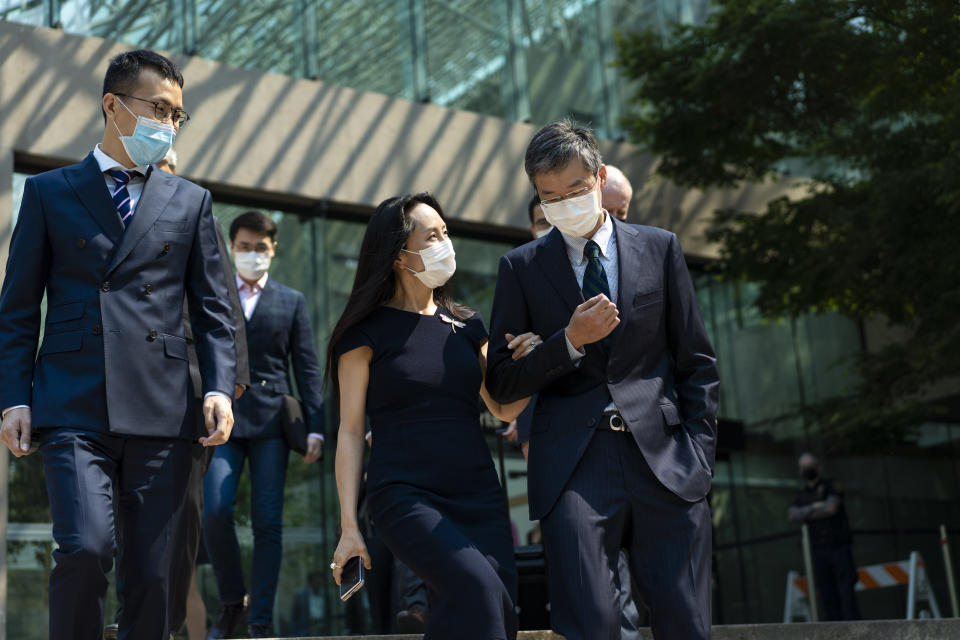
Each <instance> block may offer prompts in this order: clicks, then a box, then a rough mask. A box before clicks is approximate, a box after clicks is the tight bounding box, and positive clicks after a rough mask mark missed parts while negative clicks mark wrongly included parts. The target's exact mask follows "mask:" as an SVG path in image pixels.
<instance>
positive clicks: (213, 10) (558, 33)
mask: <svg viewBox="0 0 960 640" xmlns="http://www.w3.org/2000/svg"><path fill="white" fill-rule="evenodd" d="M707 5H708V3H707V2H706V0H535V1H534V0H346V1H336V2H335V1H332V0H167V1H165V2H158V1H156V0H0V20H11V21H17V22H23V23H26V24H32V25H35V26H47V27H58V28H61V29H63V30H64V31H65V32H67V33H75V34H79V35H88V36H95V37H98V38H105V39H109V40H118V41H121V42H126V43H129V44H130V45H132V46H137V47H147V48H154V49H162V50H165V51H171V52H177V53H183V54H187V55H195V56H200V57H202V58H209V59H211V60H217V61H219V62H223V63H225V64H229V65H232V66H237V67H242V68H246V69H253V70H257V71H263V72H270V73H279V74H284V75H288V76H292V77H296V78H312V79H317V80H320V81H322V82H324V83H327V84H333V85H342V86H347V87H351V88H354V89H359V90H362V91H373V92H377V93H383V94H387V95H390V96H396V97H400V98H406V99H409V100H415V101H420V102H431V103H433V104H436V105H439V106H443V107H449V108H451V109H462V110H467V111H474V112H477V113H481V114H484V115H491V116H497V117H501V118H506V119H508V120H515V121H532V122H535V123H545V122H549V121H551V120H555V119H557V118H559V117H562V116H566V115H571V116H574V117H576V118H578V119H579V120H581V121H584V122H590V123H592V124H593V126H594V128H595V129H596V130H597V131H598V133H600V134H601V135H603V136H604V137H608V138H613V137H618V136H620V135H621V131H620V129H619V126H618V124H617V118H618V116H619V114H620V112H621V110H622V106H623V96H624V95H625V87H624V86H623V82H622V80H621V79H620V78H619V77H618V75H617V73H616V72H615V71H614V70H613V69H612V68H611V67H610V65H611V63H612V62H613V60H614V56H615V52H614V44H613V37H612V34H613V32H614V28H615V27H616V28H617V29H630V28H646V27H650V26H655V27H657V28H662V29H667V28H668V26H669V25H670V24H671V23H672V22H676V21H681V22H697V21H699V20H702V18H703V16H704V15H705V12H706V10H707Z"/></svg>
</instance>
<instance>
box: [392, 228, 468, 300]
mask: <svg viewBox="0 0 960 640" xmlns="http://www.w3.org/2000/svg"><path fill="white" fill-rule="evenodd" d="M401 251H403V252H405V253H415V254H417V255H419V256H420V259H421V260H423V271H414V270H413V269H411V268H410V267H408V266H406V265H404V269H406V270H407V271H409V272H410V273H412V274H413V275H414V276H416V278H417V279H418V280H420V282H422V283H423V284H424V286H426V287H428V288H430V289H436V288H437V287H442V286H443V285H445V284H446V283H447V281H448V280H449V279H450V278H451V277H452V276H453V274H454V273H455V272H456V270H457V260H456V255H457V254H456V253H455V252H454V250H453V243H452V242H450V238H447V239H446V240H443V241H441V242H438V243H436V244H433V245H430V246H429V247H427V248H426V249H421V250H420V251H408V250H407V249H401Z"/></svg>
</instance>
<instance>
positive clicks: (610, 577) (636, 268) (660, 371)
mask: <svg viewBox="0 0 960 640" xmlns="http://www.w3.org/2000/svg"><path fill="white" fill-rule="evenodd" d="M525 167H526V171H527V175H528V176H529V177H530V179H531V181H532V182H533V185H534V187H535V188H536V190H537V192H538V194H539V195H540V199H541V203H542V206H543V211H544V214H545V215H546V217H547V220H548V221H549V222H550V223H551V224H553V226H554V227H556V228H555V229H554V230H553V231H551V232H550V233H548V234H547V235H545V236H543V237H541V238H539V239H537V240H535V241H533V242H531V243H528V244H525V245H523V246H522V247H519V248H517V249H514V250H513V251H511V252H509V253H508V254H507V255H505V256H504V257H503V258H501V260H500V269H499V274H498V277H497V288H496V293H495V295H494V302H493V313H492V317H491V331H490V357H489V360H488V365H487V388H488V389H489V390H490V393H491V395H492V396H493V397H494V398H495V399H496V400H498V401H501V402H510V401H513V400H516V399H519V398H523V397H525V396H530V395H533V394H535V393H536V394H538V396H537V404H536V408H535V411H534V414H533V423H532V425H531V438H530V449H529V464H528V476H527V480H528V494H529V500H530V517H531V518H532V519H539V520H540V523H541V528H542V531H543V538H544V547H545V550H546V554H547V562H548V563H549V575H550V601H551V608H550V610H551V614H550V616H551V624H552V626H553V628H554V629H555V630H556V631H557V632H559V633H561V634H563V635H564V636H565V637H566V638H568V639H569V640H588V639H589V640H613V639H619V638H620V632H621V630H620V613H621V612H620V600H619V598H618V597H617V559H618V556H619V553H620V550H621V549H624V550H625V551H626V553H627V556H628V558H629V563H630V569H631V573H632V574H633V577H634V580H635V581H636V583H637V586H638V588H639V595H640V596H641V598H642V599H643V600H644V601H645V603H646V605H647V606H648V608H649V609H650V620H651V625H652V627H653V633H654V636H655V637H657V638H661V639H670V640H674V639H684V638H707V637H709V636H710V622H711V615H710V552H711V551H710V550H711V539H710V536H711V528H710V512H709V507H708V505H707V503H706V500H705V496H706V494H707V492H708V491H709V489H710V483H711V476H712V473H713V462H714V453H715V449H716V412H717V398H718V391H719V380H718V375H717V367H716V360H715V357H714V353H713V349H712V347H711V345H710V341H709V339H708V338H707V335H706V331H705V329H704V325H703V322H702V319H701V317H700V310H699V307H698V305H697V300H696V297H695V295H694V290H693V286H692V283H691V281H690V276H689V274H688V272H687V268H686V265H685V263H684V259H683V254H682V252H681V250H680V245H679V243H678V241H677V238H676V236H674V235H673V234H672V233H669V232H667V231H664V230H662V229H655V228H652V227H642V226H637V225H630V224H625V223H621V222H620V221H619V220H616V219H614V218H613V216H611V215H609V214H608V213H607V212H606V211H605V210H604V209H603V207H602V206H601V203H600V190H601V189H602V187H603V185H604V183H605V179H606V172H605V167H604V166H603V164H602V161H601V158H600V153H599V150H598V148H597V144H596V140H595V139H594V137H593V134H592V133H591V132H590V131H589V130H588V129H584V128H580V127H576V126H574V125H572V124H571V123H569V122H567V121H563V122H556V123H553V124H551V125H548V126H546V127H544V128H543V129H541V130H540V131H539V132H537V134H536V135H535V136H534V137H533V139H532V140H531V142H530V145H529V147H528V148H527V153H526V158H525ZM528 331H532V332H534V333H536V334H539V335H540V336H543V337H544V341H543V343H542V344H539V345H537V346H535V347H532V348H531V347H529V345H528V343H522V342H521V340H520V339H517V340H514V336H516V335H519V334H522V333H524V332H528ZM518 344H523V346H522V347H519V348H522V349H524V352H523V353H515V352H514V349H515V348H518ZM520 356H525V357H520Z"/></svg>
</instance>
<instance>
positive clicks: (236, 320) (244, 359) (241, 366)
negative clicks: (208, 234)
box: [217, 225, 250, 388]
mask: <svg viewBox="0 0 960 640" xmlns="http://www.w3.org/2000/svg"><path fill="white" fill-rule="evenodd" d="M217 249H218V250H219V252H220V262H222V263H223V277H224V278H226V280H227V293H228V294H229V296H230V307H231V309H232V310H233V325H234V326H235V327H236V333H235V334H234V337H235V344H236V350H237V384H242V385H243V386H245V387H247V388H249V387H250V355H249V353H248V351H247V321H246V319H245V318H244V316H243V306H242V305H241V304H240V294H239V293H237V279H236V278H235V277H234V276H233V268H232V267H231V266H230V255H229V254H228V253H227V243H226V241H224V239H223V230H221V229H220V225H217Z"/></svg>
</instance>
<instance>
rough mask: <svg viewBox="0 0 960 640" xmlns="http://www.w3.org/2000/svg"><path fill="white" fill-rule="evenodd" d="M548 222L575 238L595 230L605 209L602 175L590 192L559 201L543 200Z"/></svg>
mask: <svg viewBox="0 0 960 640" xmlns="http://www.w3.org/2000/svg"><path fill="white" fill-rule="evenodd" d="M540 206H541V207H543V215H544V217H545V218H546V219H547V222H549V223H550V224H552V225H553V226H555V227H556V228H558V229H560V233H562V234H564V235H567V236H571V237H573V238H582V237H584V236H586V235H587V234H588V233H590V232H591V231H593V229H594V227H596V226H597V220H598V219H599V218H600V214H601V212H602V211H603V205H602V204H601V202H600V175H599V172H598V174H597V182H596V184H595V185H594V188H593V189H591V190H590V191H589V192H588V193H585V194H583V195H582V196H577V197H576V198H569V199H567V200H561V201H559V202H553V203H550V202H541V203H540Z"/></svg>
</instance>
